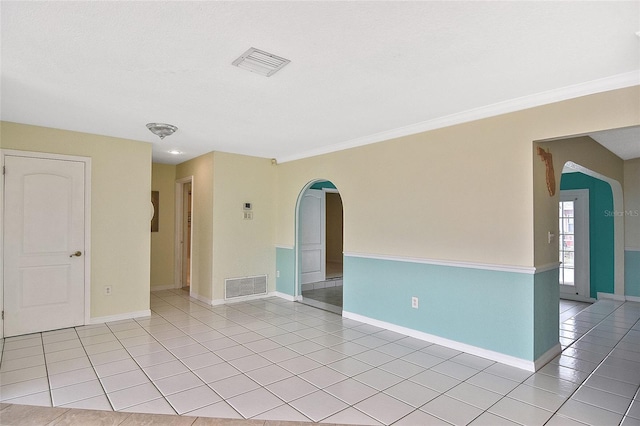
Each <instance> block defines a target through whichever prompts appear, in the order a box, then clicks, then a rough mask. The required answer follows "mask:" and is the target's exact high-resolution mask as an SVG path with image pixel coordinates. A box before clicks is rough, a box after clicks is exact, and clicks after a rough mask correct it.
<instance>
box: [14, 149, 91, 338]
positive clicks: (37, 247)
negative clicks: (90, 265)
mask: <svg viewBox="0 0 640 426" xmlns="http://www.w3.org/2000/svg"><path fill="white" fill-rule="evenodd" d="M4 159H5V162H4V164H5V167H6V174H5V188H4V202H5V204H4V214H5V219H4V243H3V257H4V279H3V283H4V306H3V309H4V334H5V337H6V336H15V335H20V334H27V333H34V332H39V331H46V330H55V329H59V328H64V327H72V326H76V325H82V324H84V318H85V315H84V314H85V312H84V306H85V294H84V293H85V276H84V275H85V270H84V269H85V262H84V256H85V247H84V242H85V238H84V237H85V236H84V232H85V203H84V197H85V163H84V162H81V161H66V160H57V159H49V158H33V157H20V156H11V155H6V156H5V157H4Z"/></svg>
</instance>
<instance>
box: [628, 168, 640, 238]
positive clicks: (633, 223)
mask: <svg viewBox="0 0 640 426" xmlns="http://www.w3.org/2000/svg"><path fill="white" fill-rule="evenodd" d="M624 210H625V211H626V212H628V213H626V214H625V218H624V219H625V228H624V229H625V236H624V240H625V247H627V248H629V249H633V250H640V217H639V216H638V212H640V158H635V159H633V160H627V161H625V162H624Z"/></svg>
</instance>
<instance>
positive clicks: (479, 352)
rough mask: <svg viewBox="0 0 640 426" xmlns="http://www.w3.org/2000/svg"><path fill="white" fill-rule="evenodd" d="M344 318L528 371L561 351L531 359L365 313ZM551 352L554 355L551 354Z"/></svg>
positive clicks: (553, 351) (344, 312)
mask: <svg viewBox="0 0 640 426" xmlns="http://www.w3.org/2000/svg"><path fill="white" fill-rule="evenodd" d="M342 317H343V318H349V319H352V320H355V321H360V322H363V323H365V324H370V325H374V326H376V327H380V328H384V329H386V330H390V331H394V332H396V333H400V334H404V335H405V336H409V337H415V338H416V339H420V340H424V341H426V342H431V343H435V344H438V345H441V346H445V347H447V348H451V349H455V350H458V351H462V352H466V353H468V354H471V355H476V356H479V357H482V358H486V359H490V360H492V361H496V362H499V363H501V364H506V365H510V366H512V367H516V368H520V369H523V370H527V371H533V372H535V371H536V368H539V367H537V366H538V364H539V363H540V364H541V366H543V365H544V364H546V363H547V362H549V361H550V360H551V359H552V358H553V357H554V356H555V355H557V354H558V353H560V350H559V348H560V344H559V343H558V345H557V346H554V347H553V348H552V349H550V350H549V351H547V353H545V354H544V355H543V356H542V357H540V358H539V359H538V360H536V361H535V362H534V361H529V360H526V359H522V358H516V357H514V356H511V355H505V354H503V353H500V352H495V351H491V350H488V349H484V348H479V347H477V346H472V345H468V344H466V343H461V342H456V341H455V340H449V339H445V338H443V337H440V336H435V335H433V334H429V333H424V332H422V331H418V330H414V329H411V328H407V327H402V326H399V325H396V324H391V323H388V322H385V321H380V320H377V319H374V318H369V317H365V316H363V315H359V314H355V313H353V312H347V311H342ZM551 353H553V354H554V355H553V356H551ZM546 357H550V358H549V359H548V360H546V361H544V360H545V359H546Z"/></svg>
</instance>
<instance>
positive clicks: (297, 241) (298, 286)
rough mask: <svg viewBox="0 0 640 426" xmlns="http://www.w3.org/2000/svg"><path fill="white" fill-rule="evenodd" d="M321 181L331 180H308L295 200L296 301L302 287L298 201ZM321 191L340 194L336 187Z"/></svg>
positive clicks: (294, 291) (300, 297) (299, 297)
mask: <svg viewBox="0 0 640 426" xmlns="http://www.w3.org/2000/svg"><path fill="white" fill-rule="evenodd" d="M323 181H327V182H331V181H330V180H329V179H314V180H312V181H310V182H308V183H307V184H306V185H305V186H304V187H303V188H302V190H301V191H300V193H299V194H298V199H297V201H296V216H295V233H294V245H293V251H294V271H293V280H294V281H293V287H294V289H293V298H294V300H297V301H300V300H302V288H301V284H300V202H301V201H302V197H303V196H304V193H305V192H307V189H309V188H311V187H312V186H313V184H315V183H317V182H323ZM322 191H323V192H325V193H327V192H332V193H336V194H340V191H339V190H338V189H337V188H336V189H334V188H322ZM324 238H326V232H325V235H324ZM343 251H344V247H343Z"/></svg>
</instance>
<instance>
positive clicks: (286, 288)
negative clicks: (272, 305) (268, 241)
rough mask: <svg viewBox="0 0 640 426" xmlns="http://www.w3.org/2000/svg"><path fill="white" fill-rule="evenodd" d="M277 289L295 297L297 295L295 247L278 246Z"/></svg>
mask: <svg viewBox="0 0 640 426" xmlns="http://www.w3.org/2000/svg"><path fill="white" fill-rule="evenodd" d="M276 271H278V273H279V274H280V276H276V291H277V292H278V293H282V294H285V295H287V296H291V297H293V296H294V295H295V279H294V277H295V252H294V250H293V248H286V247H276Z"/></svg>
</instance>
